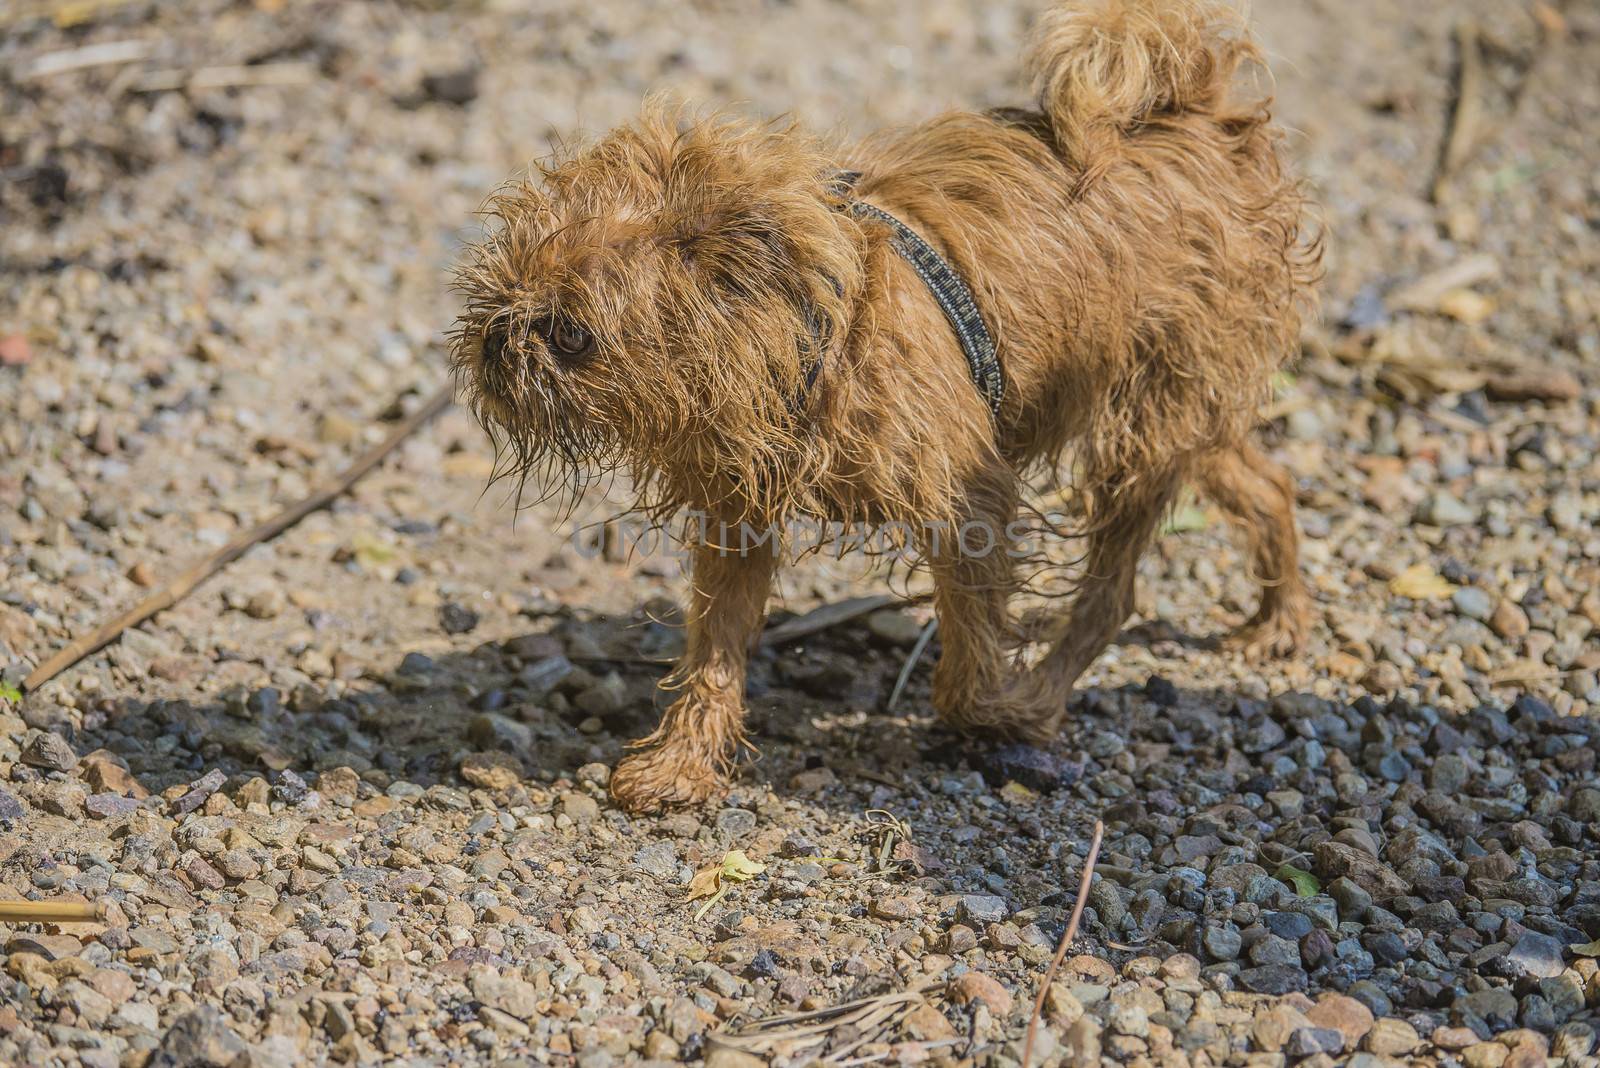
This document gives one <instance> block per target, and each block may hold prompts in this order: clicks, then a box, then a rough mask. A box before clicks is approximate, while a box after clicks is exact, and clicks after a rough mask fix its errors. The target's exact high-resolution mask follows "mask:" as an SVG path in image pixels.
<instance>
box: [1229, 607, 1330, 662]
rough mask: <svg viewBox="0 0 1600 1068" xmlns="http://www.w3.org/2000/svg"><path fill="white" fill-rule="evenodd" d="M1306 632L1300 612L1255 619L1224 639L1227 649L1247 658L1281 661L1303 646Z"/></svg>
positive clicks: (1283, 612)
mask: <svg viewBox="0 0 1600 1068" xmlns="http://www.w3.org/2000/svg"><path fill="white" fill-rule="evenodd" d="M1309 630H1310V623H1309V622H1308V620H1307V618H1306V613H1304V612H1286V611H1280V612H1275V613H1273V614H1272V615H1270V616H1266V617H1262V616H1260V615H1257V616H1256V617H1254V618H1252V619H1251V620H1250V621H1249V622H1248V623H1246V624H1245V625H1244V626H1242V627H1240V628H1239V629H1238V630H1236V631H1234V633H1233V634H1232V635H1230V636H1229V637H1228V645H1229V646H1230V647H1231V648H1234V649H1238V650H1239V651H1240V652H1242V653H1243V654H1244V655H1245V656H1247V657H1284V656H1289V655H1291V654H1292V653H1294V652H1296V651H1297V650H1299V649H1300V648H1302V647H1303V646H1304V645H1305V643H1306V633H1307V631H1309Z"/></svg>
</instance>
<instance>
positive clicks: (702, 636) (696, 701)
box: [611, 534, 778, 812]
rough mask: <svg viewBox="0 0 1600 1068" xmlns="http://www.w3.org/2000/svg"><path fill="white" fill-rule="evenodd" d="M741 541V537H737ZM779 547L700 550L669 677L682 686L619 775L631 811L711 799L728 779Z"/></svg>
mask: <svg viewBox="0 0 1600 1068" xmlns="http://www.w3.org/2000/svg"><path fill="white" fill-rule="evenodd" d="M733 540H734V541H736V542H737V541H738V540H740V539H739V536H738V535H737V534H735V535H734V536H733ZM777 556H778V553H777V551H776V546H775V545H774V544H773V543H772V542H770V541H768V542H765V543H762V544H759V545H756V546H754V547H744V548H741V546H740V545H738V544H733V545H726V546H715V545H706V544H702V545H700V546H698V547H697V548H696V549H695V552H694V559H693V571H692V574H691V586H692V591H691V593H690V603H689V613H688V632H689V633H688V646H687V649H686V650H685V652H684V656H683V660H682V661H681V662H680V663H679V664H678V668H677V670H676V671H674V672H673V674H672V677H671V678H670V679H669V680H668V681H667V682H666V683H665V684H664V685H665V686H667V687H669V688H675V689H677V690H679V691H680V693H679V695H678V698H677V700H675V701H673V702H672V704H671V706H670V707H668V709H667V711H666V714H665V715H663V716H662V717H661V724H660V726H658V727H657V728H656V729H655V731H654V732H652V733H651V734H650V735H648V736H647V737H644V738H641V739H639V740H638V741H636V742H634V743H633V748H635V749H637V750H639V752H636V753H634V754H633V755H631V756H629V757H627V758H625V759H624V760H622V761H621V762H620V763H619V764H618V765H617V769H616V771H615V773H613V774H612V776H611V796H612V797H614V798H615V799H616V800H617V802H618V803H619V804H620V805H622V807H624V808H626V809H628V810H629V811H631V812H657V811H660V810H661V809H663V808H666V807H669V806H673V805H688V804H694V803H696V802H700V801H704V800H705V799H706V798H708V797H711V796H712V795H713V794H716V793H718V792H720V791H721V790H722V788H723V787H724V786H725V785H726V784H727V777H728V773H729V772H730V771H731V770H732V767H733V758H734V755H735V753H736V751H737V749H738V747H739V745H740V744H741V743H742V742H743V741H744V676H745V664H746V661H747V659H748V657H749V653H750V649H751V647H752V646H753V645H754V644H755V641H756V639H757V638H758V637H759V636H760V630H761V623H762V620H763V619H764V618H765V615H766V606H767V594H768V593H769V592H770V590H771V588H772V577H773V575H774V573H775V572H776V571H777V564H778V560H777Z"/></svg>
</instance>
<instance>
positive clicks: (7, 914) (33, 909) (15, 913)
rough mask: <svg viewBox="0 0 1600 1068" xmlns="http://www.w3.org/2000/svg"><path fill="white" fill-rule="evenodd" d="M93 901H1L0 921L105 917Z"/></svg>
mask: <svg viewBox="0 0 1600 1068" xmlns="http://www.w3.org/2000/svg"><path fill="white" fill-rule="evenodd" d="M105 916H106V913H105V907H104V906H103V905H96V904H94V903H93V902H91V901H0V923H84V922H90V923H92V922H94V921H96V920H103V919H105Z"/></svg>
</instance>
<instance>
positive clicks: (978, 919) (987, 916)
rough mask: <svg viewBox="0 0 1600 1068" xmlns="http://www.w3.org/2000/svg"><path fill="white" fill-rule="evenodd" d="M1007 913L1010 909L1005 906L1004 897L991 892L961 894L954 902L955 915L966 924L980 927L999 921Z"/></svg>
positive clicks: (1007, 914) (1008, 913)
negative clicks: (959, 898)
mask: <svg viewBox="0 0 1600 1068" xmlns="http://www.w3.org/2000/svg"><path fill="white" fill-rule="evenodd" d="M1009 915H1011V910H1010V909H1009V908H1007V907H1006V902H1005V899H1004V898H1001V897H996V896H995V895H993V894H963V895H962V897H961V900H959V901H957V902H956V916H957V918H958V919H960V920H961V922H963V923H966V924H972V925H976V926H980V927H981V926H982V925H984V924H990V923H999V922H1000V921H1001V920H1003V919H1005V918H1006V917H1007V916H1009Z"/></svg>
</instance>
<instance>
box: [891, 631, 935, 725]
mask: <svg viewBox="0 0 1600 1068" xmlns="http://www.w3.org/2000/svg"><path fill="white" fill-rule="evenodd" d="M938 629H939V621H938V619H930V620H929V621H928V625H927V626H926V627H923V628H922V633H921V634H919V635H917V644H915V645H913V646H912V647H911V655H910V656H908V657H906V662H905V666H904V667H902V668H901V669H900V677H899V678H897V679H895V680H894V689H893V690H892V691H890V693H889V703H888V704H887V705H886V706H884V711H886V712H893V711H894V706H895V705H897V704H899V703H900V695H901V694H902V693H904V692H905V689H906V683H908V682H910V681H911V672H912V671H914V670H915V669H916V666H917V661H919V660H921V659H922V651H923V650H924V649H926V648H927V647H928V643H929V642H931V641H932V640H933V635H934V632H936V631H937V630H938Z"/></svg>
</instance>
